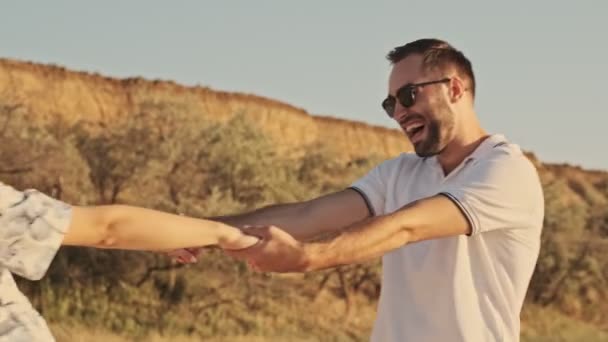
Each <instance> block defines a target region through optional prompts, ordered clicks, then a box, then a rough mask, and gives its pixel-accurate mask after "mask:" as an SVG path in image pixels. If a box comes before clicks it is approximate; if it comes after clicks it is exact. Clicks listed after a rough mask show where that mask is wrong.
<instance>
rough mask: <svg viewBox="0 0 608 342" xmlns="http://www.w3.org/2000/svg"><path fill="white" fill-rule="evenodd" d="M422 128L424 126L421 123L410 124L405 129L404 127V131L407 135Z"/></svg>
mask: <svg viewBox="0 0 608 342" xmlns="http://www.w3.org/2000/svg"><path fill="white" fill-rule="evenodd" d="M422 126H424V124H423V123H421V122H419V123H413V124H410V125H408V126H406V127H405V131H406V132H407V133H408V134H412V132H413V131H414V130H415V129H418V128H420V127H422Z"/></svg>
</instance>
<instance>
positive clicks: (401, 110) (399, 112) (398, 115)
mask: <svg viewBox="0 0 608 342" xmlns="http://www.w3.org/2000/svg"><path fill="white" fill-rule="evenodd" d="M408 114H409V110H408V109H407V108H405V107H403V106H402V105H401V104H400V103H399V101H397V103H396V104H395V111H394V112H393V119H395V121H397V122H401V120H403V119H404V118H405V117H406V116H407V115H408Z"/></svg>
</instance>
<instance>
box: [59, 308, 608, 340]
mask: <svg viewBox="0 0 608 342" xmlns="http://www.w3.org/2000/svg"><path fill="white" fill-rule="evenodd" d="M326 304H327V303H323V304H320V305H313V306H312V307H310V308H309V310H305V311H303V312H302V313H303V315H302V318H303V319H310V315H313V316H317V317H318V318H319V320H318V323H319V324H320V325H324V324H323V321H325V320H326V318H327V317H331V316H333V315H334V314H338V313H339V312H340V311H341V310H340V308H339V306H340V305H336V306H335V307H334V308H333V310H334V314H331V313H330V312H331V311H332V308H328V307H327V305H326ZM360 304H361V305H364V303H363V302H361V303H360ZM372 311H373V307H372V306H370V305H367V307H359V308H358V311H357V312H358V314H357V315H356V317H354V319H353V320H352V321H351V322H350V323H348V324H343V325H340V324H337V325H336V326H334V328H335V334H334V335H332V334H329V335H326V336H325V337H323V336H320V334H318V333H317V331H316V330H315V327H311V330H309V331H297V332H296V331H294V332H293V334H286V335H273V334H272V333H271V332H270V331H267V333H266V334H263V335H256V334H252V335H231V334H230V331H224V332H221V333H218V334H217V336H214V337H208V338H200V337H197V336H186V335H183V334H182V335H160V334H159V333H157V332H152V333H150V334H149V335H147V336H142V337H140V338H133V337H127V336H121V335H120V334H117V333H112V332H108V331H106V330H95V329H89V328H84V327H82V326H78V325H76V326H74V325H62V324H57V323H56V324H53V325H52V326H51V329H52V330H53V333H54V334H55V336H56V338H57V341H58V342H64V341H65V342H67V341H74V342H79V341H82V342H127V341H148V342H169V341H171V342H194V341H202V340H204V341H209V342H220V341H222V342H223V341H230V342H241V341H243V342H244V341H250V342H261V341H294V342H309V341H310V342H313V341H367V339H368V331H369V329H370V328H371V326H370V324H369V323H370V322H373V317H372V315H373V312H372ZM330 320H331V319H330ZM521 341H522V342H579V341H585V342H604V341H608V332H607V331H602V330H600V329H599V328H598V327H596V326H593V325H590V324H586V323H583V322H579V321H576V320H573V319H571V318H568V317H566V316H564V315H563V314H560V313H558V312H556V311H554V310H550V309H542V308H539V307H536V306H529V307H528V308H526V309H525V310H524V312H523V314H522V334H521Z"/></svg>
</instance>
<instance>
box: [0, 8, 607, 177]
mask: <svg viewBox="0 0 608 342" xmlns="http://www.w3.org/2000/svg"><path fill="white" fill-rule="evenodd" d="M607 35H608V2H607V1H599V0H598V1H580V2H575V1H561V2H555V1H532V0H529V1H521V0H520V1H502V2H500V3H498V2H493V3H490V2H489V1H458V2H457V1H442V2H439V1H403V0H402V1H388V0H386V1H384V0H383V1H381V0H374V1H354V0H352V1H347V0H344V1H331V0H325V1H312V0H310V1H297V2H296V1H278V0H277V1H269V0H265V1H264V0H258V1H247V0H243V1H229V0H224V1H99V2H95V3H93V2H92V1H88V2H87V1H35V2H34V1H24V0H20V1H12V2H11V3H9V2H4V3H3V4H2V6H1V8H0V42H1V43H0V56H1V57H10V58H17V59H23V60H30V61H34V62H42V63H55V64H59V65H62V66H65V67H67V68H70V69H75V70H83V71H90V72H98V73H101V74H103V75H107V76H115V77H131V76H142V77H145V78H148V79H165V80H174V81H176V82H178V83H181V84H185V85H197V84H200V85H204V86H209V87H211V88H214V89H220V90H229V91H240V92H247V93H253V94H257V95H261V96H265V97H270V98H273V99H276V100H279V101H283V102H287V103H290V104H292V105H295V106H297V107H301V108H303V109H305V110H307V111H308V112H309V113H311V114H321V115H331V116H336V117H341V118H347V119H353V120H359V121H365V122H369V123H372V124H378V125H383V126H388V127H393V128H397V126H396V124H394V123H393V122H392V121H390V120H389V119H388V118H387V117H386V116H385V114H384V113H383V112H382V110H381V108H380V105H379V104H380V102H381V100H382V98H383V97H384V96H385V92H386V77H387V75H388V72H389V64H388V62H387V61H386V59H385V57H384V56H385V55H386V53H387V52H388V51H389V50H390V49H391V48H392V47H394V46H396V45H401V44H403V43H405V42H408V41H411V40H414V39H417V38H421V37H437V38H442V39H446V40H448V41H449V42H451V43H452V44H454V45H455V46H456V47H458V48H460V49H461V50H463V52H464V53H465V54H466V55H468V56H469V58H470V59H471V60H472V62H473V66H474V70H475V72H476V76H477V79H478V97H477V111H478V113H479V115H480V118H481V120H482V123H483V124H484V125H485V127H486V128H487V129H488V130H489V131H490V132H498V133H503V134H505V135H506V136H507V137H508V138H510V139H511V140H513V141H514V142H516V143H519V144H520V145H521V146H522V147H523V148H525V149H527V150H532V151H534V152H535V153H536V154H537V155H538V156H539V157H540V158H541V159H542V160H544V161H550V162H569V163H572V164H577V165H582V166H584V167H586V168H598V169H606V170H608V154H607V153H606V152H605V150H604V149H605V148H606V147H608V137H606V135H604V134H605V131H606V129H607V126H608V125H607V124H608V118H607V114H608V110H607V109H606V104H605V100H606V97H608V94H607V91H606V89H607V88H608V83H607V81H608V44H607V43H606V42H607V41H608V38H607ZM404 139H405V138H404Z"/></svg>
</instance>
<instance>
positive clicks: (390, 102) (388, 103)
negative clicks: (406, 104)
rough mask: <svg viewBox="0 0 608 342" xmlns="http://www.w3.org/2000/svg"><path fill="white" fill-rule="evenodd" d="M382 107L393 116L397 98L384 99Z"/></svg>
mask: <svg viewBox="0 0 608 342" xmlns="http://www.w3.org/2000/svg"><path fill="white" fill-rule="evenodd" d="M382 108H384V111H385V112H386V114H388V116H390V117H391V118H392V117H393V113H394V112H395V98H394V97H392V96H391V97H387V98H386V99H385V100H384V101H382Z"/></svg>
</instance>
